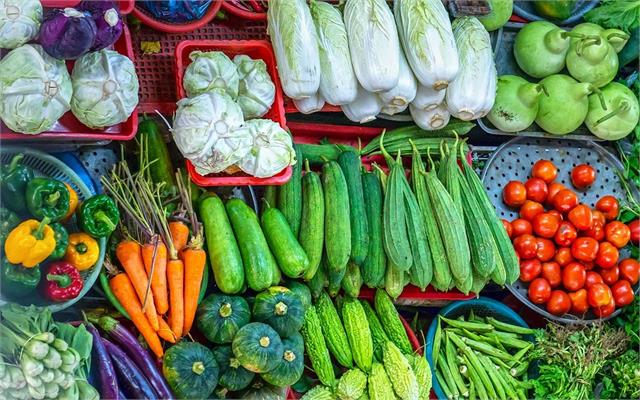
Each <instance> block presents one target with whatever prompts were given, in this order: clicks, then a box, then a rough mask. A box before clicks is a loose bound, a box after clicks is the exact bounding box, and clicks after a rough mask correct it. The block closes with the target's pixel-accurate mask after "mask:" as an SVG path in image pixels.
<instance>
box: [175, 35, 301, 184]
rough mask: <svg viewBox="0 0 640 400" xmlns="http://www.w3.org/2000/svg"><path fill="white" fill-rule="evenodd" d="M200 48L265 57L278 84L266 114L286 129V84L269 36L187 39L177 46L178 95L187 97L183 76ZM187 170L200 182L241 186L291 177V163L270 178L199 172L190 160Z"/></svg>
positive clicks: (278, 182) (272, 182)
mask: <svg viewBox="0 0 640 400" xmlns="http://www.w3.org/2000/svg"><path fill="white" fill-rule="evenodd" d="M196 50H202V51H222V52H223V53H225V54H226V55H227V56H229V57H230V58H233V57H234V56H236V55H238V54H245V55H247V56H249V57H251V58H253V59H262V60H264V62H265V63H266V64H267V71H268V72H269V76H270V77H271V80H272V81H273V83H274V84H275V87H276V93H275V99H274V102H273V105H272V106H271V109H270V110H269V111H268V112H267V113H266V114H265V115H264V117H263V118H268V119H271V120H273V121H275V122H277V123H279V124H280V126H281V127H282V128H284V129H286V128H287V126H286V119H285V115H284V106H283V104H282V88H281V86H280V80H279V79H278V71H277V69H276V60H275V56H274V55H273V50H272V49H271V44H270V43H269V42H268V41H266V40H227V41H224V40H185V41H183V42H181V43H180V44H178V46H177V47H176V57H175V62H176V69H175V71H176V74H175V79H174V81H175V85H176V92H177V93H178V99H181V98H184V97H186V94H185V92H184V88H183V87H182V77H183V76H184V72H185V70H186V69H187V67H188V66H189V64H191V59H190V58H189V54H191V52H193V51H196ZM187 170H188V171H189V174H190V176H191V178H192V179H193V181H194V182H195V183H196V184H198V185H200V186H241V185H282V184H284V183H286V182H287V181H288V180H289V178H290V177H291V166H288V167H287V168H285V169H283V170H282V171H280V172H279V173H278V174H276V175H275V176H272V177H270V178H255V177H252V176H249V175H247V174H244V173H237V174H234V175H227V174H212V175H207V176H202V175H200V174H198V173H197V172H196V170H195V168H194V166H193V165H192V164H191V163H190V162H189V161H187Z"/></svg>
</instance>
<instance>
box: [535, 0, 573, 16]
mask: <svg viewBox="0 0 640 400" xmlns="http://www.w3.org/2000/svg"><path fill="white" fill-rule="evenodd" d="M575 5H576V2H575V0H536V1H534V2H533V6H534V7H535V9H536V11H537V12H538V14H540V16H541V17H543V18H548V19H551V20H554V21H563V20H565V19H567V18H569V17H570V16H571V14H573V9H574V8H575Z"/></svg>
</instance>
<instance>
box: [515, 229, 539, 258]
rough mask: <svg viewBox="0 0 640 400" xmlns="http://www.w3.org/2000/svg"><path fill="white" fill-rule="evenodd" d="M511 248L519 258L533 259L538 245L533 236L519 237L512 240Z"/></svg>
mask: <svg viewBox="0 0 640 400" xmlns="http://www.w3.org/2000/svg"><path fill="white" fill-rule="evenodd" d="M513 248H514V249H516V252H518V255H519V256H520V258H523V259H528V258H535V257H536V255H537V252H538V243H537V242H536V238H535V237H534V236H533V235H529V234H526V233H525V234H524V235H520V236H518V237H517V238H515V239H514V240H513Z"/></svg>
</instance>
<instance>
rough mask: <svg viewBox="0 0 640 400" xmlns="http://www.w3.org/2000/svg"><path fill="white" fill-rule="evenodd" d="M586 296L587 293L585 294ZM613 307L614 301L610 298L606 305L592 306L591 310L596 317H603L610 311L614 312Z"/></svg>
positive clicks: (609, 313) (614, 305) (614, 306)
mask: <svg viewBox="0 0 640 400" xmlns="http://www.w3.org/2000/svg"><path fill="white" fill-rule="evenodd" d="M587 297H588V295H587ZM615 309H616V302H615V301H613V300H611V302H610V303H609V304H607V305H606V306H602V307H594V308H593V309H592V311H593V313H594V314H595V315H596V316H597V317H598V318H604V317H608V316H609V315H611V313H612V312H614V311H615Z"/></svg>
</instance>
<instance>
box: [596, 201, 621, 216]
mask: <svg viewBox="0 0 640 400" xmlns="http://www.w3.org/2000/svg"><path fill="white" fill-rule="evenodd" d="M596 210H598V211H600V212H602V213H603V214H604V217H605V218H606V219H607V221H611V220H612V219H616V218H617V217H618V211H620V205H619V204H618V200H617V199H616V198H615V197H613V196H604V197H601V198H600V200H598V202H597V203H596Z"/></svg>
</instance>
